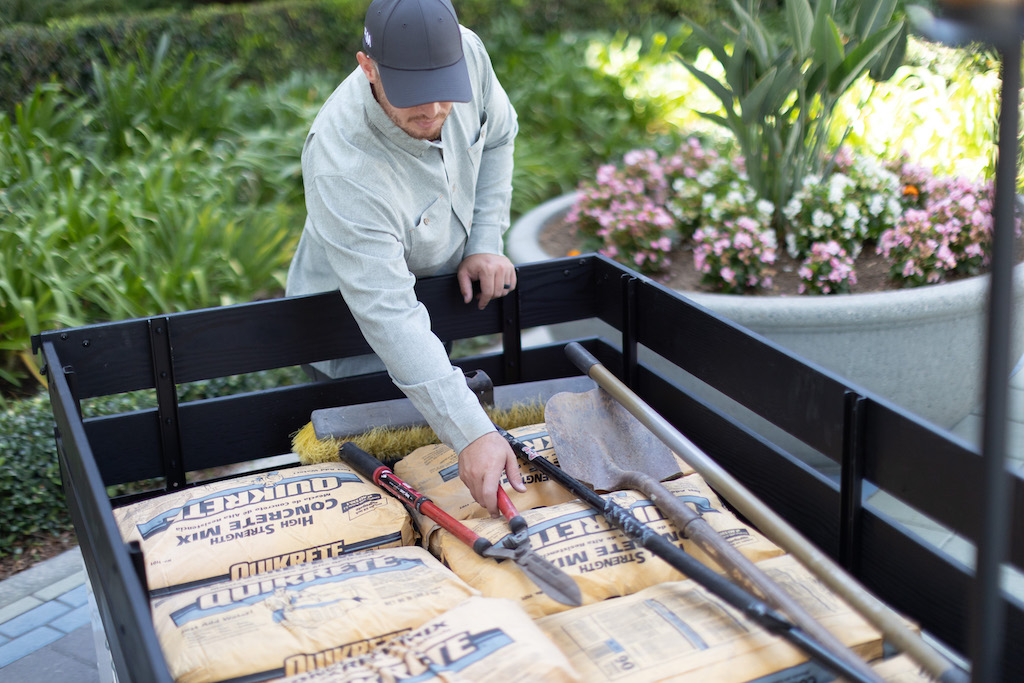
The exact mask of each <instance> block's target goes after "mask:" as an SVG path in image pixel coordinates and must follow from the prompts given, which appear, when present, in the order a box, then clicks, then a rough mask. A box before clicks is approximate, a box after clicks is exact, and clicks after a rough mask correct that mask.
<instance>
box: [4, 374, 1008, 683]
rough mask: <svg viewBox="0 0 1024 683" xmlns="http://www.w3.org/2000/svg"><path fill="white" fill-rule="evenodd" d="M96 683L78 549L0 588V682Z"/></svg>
mask: <svg viewBox="0 0 1024 683" xmlns="http://www.w3.org/2000/svg"><path fill="white" fill-rule="evenodd" d="M1010 387H1011V388H1010V391H1011V404H1010V407H1011V415H1012V421H1011V425H1010V434H1009V439H1008V450H1007V453H1009V454H1010V459H1011V463H1010V464H1011V467H1016V468H1017V470H1018V471H1020V472H1024V358H1022V359H1021V362H1020V363H1018V365H1017V367H1016V368H1015V373H1014V376H1013V379H1012V380H1011V383H1010ZM953 431H954V432H955V433H957V434H958V435H960V436H962V437H964V438H965V439H968V440H971V441H973V442H975V443H977V442H978V440H979V436H980V431H981V417H980V415H979V414H978V413H977V412H975V413H972V414H971V415H969V416H967V418H965V419H964V420H963V421H962V422H961V423H960V424H958V425H957V426H956V427H955V428H954V429H953ZM871 501H872V503H873V504H876V505H881V506H883V507H884V509H885V510H886V511H887V512H889V513H890V514H892V515H893V516H894V517H895V518H896V519H899V520H901V521H902V522H903V523H904V524H906V525H907V526H908V527H909V528H911V529H913V530H914V531H916V532H917V533H918V534H920V535H921V536H922V537H923V538H925V539H927V540H929V541H931V542H932V543H934V544H935V545H937V546H939V547H941V548H944V549H945V550H946V551H947V552H949V553H951V554H953V555H954V556H956V557H959V558H960V559H961V560H963V561H965V562H966V563H968V564H973V562H974V554H973V548H972V546H971V544H969V543H968V542H966V541H965V540H963V539H962V538H960V537H958V536H956V535H955V534H953V533H951V532H949V531H948V530H944V529H942V528H940V527H938V526H936V525H935V524H933V523H932V522H930V521H929V520H928V519H925V518H923V517H922V516H921V515H919V514H917V513H916V512H915V511H914V510H912V509H910V508H907V507H906V506H904V505H902V504H901V503H900V502H899V501H897V500H895V499H892V498H887V497H885V496H883V495H882V494H875V496H874V497H872V499H871ZM1006 581H1007V587H1008V589H1009V590H1011V591H1012V592H1014V593H1016V594H1018V595H1024V576H1021V575H1020V574H1019V573H1017V572H1015V571H1010V572H1007V577H1006ZM100 680H101V679H100V675H99V671H98V668H97V656H96V646H95V639H94V635H93V630H92V625H91V620H90V607H89V604H88V596H87V590H86V586H85V569H84V565H83V564H82V555H81V552H80V550H79V549H78V548H74V549H72V550H68V551H67V552H65V553H63V554H62V555H59V556H57V557H54V558H51V559H49V560H46V561H45V562H41V563H39V564H37V565H36V566H34V567H32V568H31V569H29V570H27V571H24V572H22V573H20V574H17V575H15V576H12V577H10V578H8V579H7V580H6V581H3V582H2V583H0V683H36V682H43V681H47V682H48V681H73V682H74V683H98V682H99V681H100ZM104 680H107V678H105V679H104Z"/></svg>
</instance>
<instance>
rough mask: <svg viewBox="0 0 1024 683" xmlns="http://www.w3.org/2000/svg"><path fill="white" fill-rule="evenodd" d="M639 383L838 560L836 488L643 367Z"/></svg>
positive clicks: (700, 443) (655, 404)
mask: <svg viewBox="0 0 1024 683" xmlns="http://www.w3.org/2000/svg"><path fill="white" fill-rule="evenodd" d="M637 379H638V389H637V394H639V395H640V396H641V397H642V398H643V399H644V400H645V401H647V402H648V403H649V404H650V405H651V407H652V408H654V409H655V410H656V411H657V412H658V413H659V414H660V415H661V416H662V417H664V418H665V419H666V420H668V421H669V422H671V423H672V424H673V426H675V428H676V429H678V430H679V431H680V432H682V433H683V434H684V435H685V436H686V437H687V438H688V439H690V440H691V441H692V442H693V443H694V444H695V445H696V446H697V447H698V448H700V449H701V450H702V451H704V452H705V453H706V454H707V455H708V457H710V458H712V459H713V460H714V461H715V462H717V463H718V464H719V465H720V466H721V467H723V468H724V469H725V470H726V471H728V472H729V473H730V474H731V475H732V476H733V477H735V478H736V479H737V480H738V481H739V482H740V483H741V484H743V486H745V487H746V488H747V489H748V490H750V492H751V493H753V494H754V495H755V496H756V497H757V498H759V499H760V500H761V501H763V502H764V503H765V504H767V505H768V506H769V507H771V508H772V509H773V510H775V512H776V513H778V514H779V515H781V516H782V517H783V518H785V519H786V520H787V521H788V522H789V523H790V524H791V525H792V526H793V527H794V528H795V529H797V530H798V531H799V532H800V533H801V534H803V535H804V536H806V537H807V538H808V539H810V540H811V541H812V542H813V543H814V544H815V545H817V546H818V547H819V548H821V549H822V550H823V551H824V552H826V553H828V554H829V555H831V556H832V557H833V558H837V557H838V551H839V545H838V543H839V493H838V487H837V486H836V485H835V484H833V483H832V482H831V481H829V480H828V479H827V478H825V477H823V476H822V475H820V474H818V473H817V472H815V471H813V470H811V469H810V468H808V467H807V465H805V464H804V463H803V462H801V461H800V460H798V459H797V458H795V457H793V456H792V455H790V454H789V453H787V452H786V451H784V450H782V449H780V448H778V447H777V446H775V445H774V444H772V443H770V442H768V441H765V440H764V439H763V438H762V437H760V436H758V435H757V434H755V433H753V432H751V431H750V430H749V429H748V428H747V427H745V426H743V425H741V424H739V423H738V422H736V421H735V420H733V419H732V418H731V417H729V416H727V415H724V414H722V413H721V412H720V411H719V410H717V409H716V408H714V407H712V406H710V405H708V404H707V403H705V402H703V401H701V400H699V399H697V398H694V397H692V396H690V395H688V394H686V393H685V392H684V391H683V390H682V389H680V388H679V387H677V386H675V385H674V384H672V383H671V382H669V381H667V380H665V379H664V378H662V377H661V376H660V375H658V374H656V373H654V372H652V371H651V370H650V368H648V367H646V366H644V365H643V364H641V365H640V368H639V371H638V373H637Z"/></svg>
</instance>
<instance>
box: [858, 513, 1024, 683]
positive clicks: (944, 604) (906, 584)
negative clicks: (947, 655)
mask: <svg viewBox="0 0 1024 683" xmlns="http://www.w3.org/2000/svg"><path fill="white" fill-rule="evenodd" d="M862 547H863V549H864V550H863V557H862V558H861V562H860V566H861V574H860V578H861V580H862V581H863V582H864V584H865V585H866V586H867V587H868V588H870V589H871V590H872V591H874V592H875V593H876V595H877V596H878V597H879V599H881V600H883V601H885V602H886V603H888V604H889V605H891V606H892V607H893V609H895V610H897V611H899V612H901V613H903V614H906V615H908V616H909V617H911V618H912V619H913V620H914V621H915V622H916V623H919V624H921V625H922V627H923V628H924V629H926V630H927V631H928V632H929V633H931V634H932V635H934V636H935V637H936V638H938V639H939V640H941V641H942V642H944V643H945V644H947V645H948V646H949V647H951V648H952V649H954V650H955V651H957V652H958V653H960V654H961V655H962V656H966V653H967V652H968V646H969V639H968V635H969V623H968V614H969V611H970V587H971V583H972V581H973V572H971V571H970V570H969V569H967V568H966V567H964V566H963V565H962V564H961V563H959V562H957V561H956V560H954V559H953V558H951V557H949V556H948V555H946V554H945V553H943V552H942V551H940V550H936V549H934V548H933V547H932V546H929V545H928V544H926V543H924V542H922V541H920V540H919V539H917V538H916V537H914V536H913V535H911V534H908V533H907V532H905V531H903V530H902V529H901V527H900V525H899V524H898V523H893V522H892V521H891V520H890V519H889V518H888V517H886V516H885V515H884V514H881V513H879V512H878V511H877V510H875V509H873V508H872V507H871V506H870V505H868V506H865V515H864V523H863V536H862ZM1003 599H1004V601H1005V606H1006V610H1007V611H1006V617H1007V618H1006V632H1005V643H1006V648H1005V657H1004V666H1005V669H1004V676H1003V678H1002V680H1005V681H1020V680H1024V649H1022V648H1021V647H1020V643H1022V642H1024V604H1022V603H1021V602H1020V601H1019V600H1017V599H1015V598H1012V597H1011V596H1009V595H1007V594H1006V593H1005V592H1004V593H1003Z"/></svg>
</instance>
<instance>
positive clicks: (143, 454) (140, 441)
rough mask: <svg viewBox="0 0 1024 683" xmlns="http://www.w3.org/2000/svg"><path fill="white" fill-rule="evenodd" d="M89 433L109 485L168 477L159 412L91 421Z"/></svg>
mask: <svg viewBox="0 0 1024 683" xmlns="http://www.w3.org/2000/svg"><path fill="white" fill-rule="evenodd" d="M85 433H86V435H87V436H88V439H89V446H90V450H91V452H92V453H93V455H94V457H95V459H96V465H97V466H98V468H99V472H100V476H101V477H102V480H103V482H104V484H105V485H107V486H112V485H114V484H124V483H127V482H130V481H141V480H143V479H156V478H158V477H163V476H164V468H163V453H162V451H161V447H162V442H161V439H160V424H159V416H158V414H157V411H156V409H155V408H151V409H149V410H139V411H134V412H131V413H122V414H120V415H107V416H103V417H95V418H89V419H87V420H86V421H85Z"/></svg>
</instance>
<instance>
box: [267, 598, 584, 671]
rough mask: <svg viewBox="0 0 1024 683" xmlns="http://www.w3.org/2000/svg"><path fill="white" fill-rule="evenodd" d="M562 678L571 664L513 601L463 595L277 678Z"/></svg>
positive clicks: (570, 669) (570, 667) (569, 669)
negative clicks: (339, 657)
mask: <svg viewBox="0 0 1024 683" xmlns="http://www.w3.org/2000/svg"><path fill="white" fill-rule="evenodd" d="M406 680H412V681H416V682H417V683H461V682H462V681H465V682H467V683H468V682H470V681H472V682H473V683H520V682H521V683H533V682H534V681H545V682H546V683H570V682H573V681H581V680H582V679H580V678H579V676H577V675H576V672H575V671H574V670H573V668H572V665H571V664H569V661H568V660H567V659H566V657H565V655H563V654H562V652H561V650H559V649H558V648H557V647H555V645H554V643H552V642H551V641H550V640H549V639H548V637H547V636H545V635H544V633H543V632H542V631H541V630H540V629H539V628H538V627H537V625H536V624H535V623H534V622H533V620H531V619H530V617H529V616H528V615H527V614H526V612H524V611H523V610H522V608H521V607H519V605H517V604H516V603H514V602H512V601H511V600H499V599H494V598H482V597H476V598H469V599H468V600H466V601H465V602H463V603H462V604H460V605H459V606H458V607H455V608H454V609H451V610H449V611H447V612H445V613H444V614H442V615H441V616H439V617H436V618H435V619H433V620H431V621H429V622H427V623H426V624H424V625H423V626H421V627H420V628H418V629H415V630H413V631H411V632H409V633H407V634H406V635H403V636H399V637H397V638H395V639H394V640H390V641H388V642H387V643H385V644H384V645H381V646H380V647H378V648H376V649H374V650H372V651H371V652H370V653H369V654H366V655H362V656H359V657H352V658H350V659H347V660H344V661H341V662H338V663H335V664H333V665H330V666H327V667H325V668H321V669H316V670H314V671H312V672H310V673H306V674H300V675H298V676H293V677H289V678H286V679H284V681H286V682H287V683H328V682H330V683H369V682H370V681H406Z"/></svg>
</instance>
